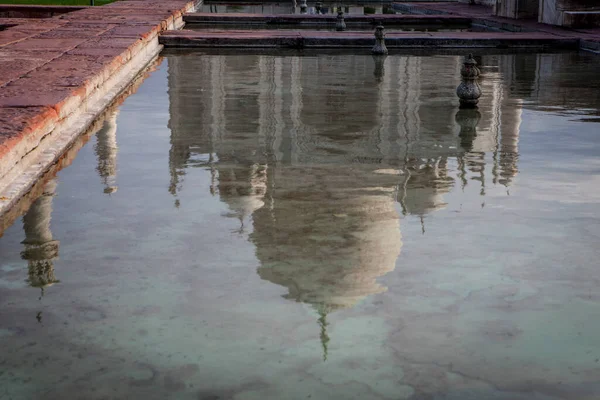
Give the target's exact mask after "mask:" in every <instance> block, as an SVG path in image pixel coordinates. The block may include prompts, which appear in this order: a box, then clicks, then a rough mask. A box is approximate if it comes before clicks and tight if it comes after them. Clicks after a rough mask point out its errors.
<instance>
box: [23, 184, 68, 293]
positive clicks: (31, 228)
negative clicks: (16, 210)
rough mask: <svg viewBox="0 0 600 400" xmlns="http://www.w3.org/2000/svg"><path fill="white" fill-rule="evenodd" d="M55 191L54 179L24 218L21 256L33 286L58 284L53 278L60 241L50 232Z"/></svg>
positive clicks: (41, 286) (42, 288)
mask: <svg viewBox="0 0 600 400" xmlns="http://www.w3.org/2000/svg"><path fill="white" fill-rule="evenodd" d="M55 192H56V181H55V180H51V181H49V182H48V183H47V184H46V187H45V189H44V192H43V193H42V195H41V196H40V197H39V198H38V199H37V200H36V201H35V202H34V203H33V204H32V205H31V207H30V208H29V210H28V211H27V213H26V214H25V215H24V216H23V230H24V231H25V240H23V242H22V243H23V244H24V245H25V249H24V250H23V251H22V252H21V257H22V258H23V259H24V260H27V263H28V266H29V268H28V279H27V282H28V283H29V285H30V286H32V287H36V288H40V289H41V290H42V294H43V293H44V288H45V287H47V286H50V285H52V284H54V283H57V282H58V280H57V279H56V277H55V276H54V260H55V259H56V258H57V257H58V247H59V244H60V242H59V241H58V240H53V238H52V232H51V231H50V219H51V218H52V198H53V197H54V194H55Z"/></svg>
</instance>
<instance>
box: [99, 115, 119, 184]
mask: <svg viewBox="0 0 600 400" xmlns="http://www.w3.org/2000/svg"><path fill="white" fill-rule="evenodd" d="M118 114H119V112H118V111H117V110H114V111H112V112H111V113H110V114H109V115H108V116H107V117H106V120H105V121H104V126H103V127H102V129H100V130H99V131H98V133H97V134H96V145H95V146H94V151H95V153H96V156H97V157H98V166H97V167H96V171H98V174H99V175H100V178H102V183H103V184H104V193H109V194H110V193H114V192H116V191H117V185H116V179H117V151H118V146H117V115H118Z"/></svg>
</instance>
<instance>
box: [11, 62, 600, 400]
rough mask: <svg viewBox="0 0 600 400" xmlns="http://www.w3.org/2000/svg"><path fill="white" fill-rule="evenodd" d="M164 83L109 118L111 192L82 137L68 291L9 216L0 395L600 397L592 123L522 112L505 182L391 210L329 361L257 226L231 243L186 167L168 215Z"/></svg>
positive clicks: (65, 183) (62, 269) (63, 181)
mask: <svg viewBox="0 0 600 400" xmlns="http://www.w3.org/2000/svg"><path fill="white" fill-rule="evenodd" d="M167 91H168V85H167V74H166V65H165V64H163V65H162V66H161V68H160V69H159V70H158V71H157V72H156V73H154V74H153V75H151V76H150V77H149V78H148V80H147V81H146V82H145V83H144V84H143V85H142V86H141V88H140V90H139V91H138V93H137V94H136V95H134V96H132V97H130V98H129V99H128V100H127V101H126V102H125V103H124V104H123V106H122V107H121V111H120V114H119V117H118V119H117V122H118V144H119V147H118V149H119V152H118V165H119V171H118V172H119V173H118V185H119V191H118V192H116V193H114V194H113V195H111V196H105V195H103V193H102V191H103V188H104V186H103V184H102V182H101V181H100V179H98V178H97V172H96V170H95V168H96V167H97V158H96V155H95V154H94V150H93V146H92V145H90V144H88V145H87V146H85V147H83V148H82V150H81V151H80V153H79V155H78V157H77V158H76V159H75V161H74V162H73V164H72V166H71V167H69V168H67V169H65V170H63V171H62V172H61V173H60V174H59V176H58V186H57V189H56V196H55V197H54V198H53V204H52V207H53V214H52V221H51V229H52V236H53V238H54V239H55V240H59V241H60V257H59V258H58V259H56V260H54V267H55V274H56V278H57V279H59V280H60V281H61V282H60V284H56V285H54V286H52V287H51V288H48V290H47V293H46V294H45V296H44V298H43V299H42V300H41V301H40V300H39V292H38V291H35V290H34V289H32V288H29V287H28V286H27V282H25V279H26V278H27V265H26V261H24V260H22V259H21V257H20V252H21V251H22V249H23V244H21V241H22V240H23V238H24V232H23V226H22V224H21V223H20V222H18V223H15V224H14V225H13V226H12V227H10V228H9V229H8V230H7V231H6V232H5V234H4V236H3V237H2V238H0V320H1V321H5V324H3V325H2V326H1V327H0V351H1V353H2V354H3V360H4V361H5V364H4V365H8V367H9V368H10V369H11V372H12V374H13V375H14V378H13V377H9V376H8V374H3V375H2V376H0V387H2V388H3V389H4V390H6V391H7V393H10V394H12V395H13V397H14V398H60V396H63V395H64V393H79V394H81V396H82V397H85V398H94V396H96V397H101V396H102V395H104V397H109V396H115V394H114V392H113V390H115V391H116V393H118V394H122V396H118V397H126V396H131V397H133V396H135V397H144V398H169V397H171V398H172V397H181V398H210V396H212V397H215V396H220V397H222V398H231V397H234V396H235V395H238V397H241V398H243V397H247V398H284V397H285V396H286V395H288V396H290V397H293V398H306V397H308V396H309V395H310V396H311V398H313V399H336V398H340V399H351V398H382V399H386V398H409V396H410V395H411V394H412V393H417V395H422V397H425V398H427V396H430V397H433V398H435V396H437V397H438V398H444V397H443V396H444V395H445V396H446V397H445V398H447V399H461V400H463V399H466V398H476V399H487V398H493V399H498V400H515V399H517V400H525V399H530V398H531V395H532V393H542V394H544V393H545V394H548V396H554V397H555V398H559V399H572V398H577V399H595V398H596V397H597V396H596V394H597V393H599V392H600V388H599V387H598V383H597V377H598V376H600V370H599V368H600V366H598V364H597V363H596V361H595V360H596V358H598V357H600V354H598V349H599V348H600V342H599V341H598V340H599V339H598V335H597V332H598V331H599V330H600V326H599V325H598V321H600V306H599V304H600V298H599V297H598V294H597V286H598V285H597V282H598V279H599V277H598V271H597V267H596V265H597V262H596V261H597V259H598V257H599V256H600V254H599V251H600V250H599V249H598V248H597V243H598V242H599V241H600V228H599V227H600V224H599V222H600V221H598V207H599V206H598V204H599V201H600V199H599V197H598V195H597V193H598V189H597V188H598V175H599V174H598V168H597V167H598V162H597V161H596V160H595V159H593V158H592V157H591V156H592V154H593V153H594V152H595V151H596V150H597V146H598V144H596V142H595V141H594V135H596V132H597V124H593V123H579V122H577V123H571V122H568V121H569V120H570V119H572V118H571V117H565V116H559V115H551V114H548V113H543V112H539V111H531V110H529V109H527V108H526V109H525V110H524V111H523V115H522V118H523V121H522V123H521V128H520V129H521V131H520V139H519V153H520V154H519V156H520V157H519V174H518V176H517V178H516V180H515V181H514V183H513V184H512V185H511V186H509V187H508V188H507V187H504V186H502V185H493V184H491V183H490V184H489V186H488V187H487V188H486V193H485V196H481V195H480V187H479V182H478V181H474V180H470V179H469V180H468V184H467V185H466V186H464V187H462V186H461V185H455V186H454V187H453V188H452V190H451V191H450V192H448V193H446V194H445V195H444V201H445V202H446V203H447V206H446V208H445V209H443V210H438V211H436V212H435V213H428V214H425V215H424V223H425V228H426V229H425V234H423V233H422V222H421V220H420V218H419V217H420V216H419V215H415V216H412V215H407V216H402V215H401V207H399V204H398V203H396V212H397V213H398V215H399V216H400V217H401V220H400V221H399V224H400V226H401V230H402V242H403V246H402V253H401V255H400V257H399V258H398V260H397V261H396V263H395V265H394V266H395V269H394V270H393V271H392V272H390V273H388V274H385V275H383V276H381V277H380V278H378V279H377V281H376V282H377V283H378V284H379V285H381V286H382V287H387V288H388V290H387V291H385V292H382V293H379V294H375V295H372V296H369V297H367V298H365V299H362V301H360V302H358V303H357V304H356V305H354V306H353V307H352V308H347V309H343V310H339V311H338V312H335V313H332V314H331V315H330V316H329V318H328V323H329V326H328V335H329V337H330V338H331V340H330V341H329V349H328V351H329V357H328V360H327V362H326V363H324V362H323V357H322V356H323V354H322V353H323V349H322V345H321V343H320V338H319V334H320V330H319V326H318V325H317V323H316V322H317V318H318V315H317V314H316V312H315V311H314V310H313V309H312V307H310V306H301V305H299V304H298V303H295V302H292V301H289V300H287V299H285V298H283V297H282V296H285V295H286V294H288V290H287V288H285V287H282V286H279V285H275V284H272V283H270V282H266V281H263V280H261V278H260V276H259V275H258V274H257V270H258V268H260V267H261V265H262V263H261V261H260V260H259V259H258V258H257V257H256V245H255V243H253V242H252V241H251V240H249V238H250V237H251V236H252V235H253V234H254V233H255V232H254V227H253V224H252V223H249V224H248V225H247V229H246V231H245V232H244V234H242V235H240V234H239V233H238V232H239V221H237V220H236V219H234V218H228V217H227V215H228V213H230V211H231V210H230V208H229V207H228V205H227V204H225V203H223V202H222V201H221V199H220V198H219V196H217V195H213V194H211V192H210V188H211V184H212V179H213V178H212V176H211V173H210V171H209V170H208V169H205V168H189V169H187V171H186V180H185V185H184V189H183V190H182V191H181V192H179V194H178V196H179V198H180V199H181V207H180V208H175V207H173V196H172V195H171V194H170V193H169V192H168V185H169V181H170V175H169V169H168V165H169V154H168V149H169V148H170V146H171V144H170V135H171V132H170V130H169V129H168V128H167V124H168V120H169V114H168V112H167V110H168V106H169V98H168V96H167ZM140 115H144V118H140V117H139V116H140ZM574 127H576V128H574ZM91 143H92V144H93V142H91ZM596 154H597V153H596ZM484 157H485V160H486V162H487V163H488V165H489V163H491V160H492V157H493V154H490V153H486V154H484ZM148 160H152V162H148ZM447 168H448V170H449V175H451V176H454V177H456V175H457V171H458V168H459V166H458V165H457V162H456V160H455V159H453V158H450V159H449V161H448V167H447ZM485 171H486V173H487V174H489V175H488V177H487V178H488V179H486V182H492V180H491V173H492V172H491V171H490V170H489V169H486V170H485ZM469 176H470V175H469ZM507 191H508V192H509V193H508V194H507ZM584 202H585V203H584ZM482 203H485V204H484V206H483V207H482ZM266 207H268V202H265V206H263V207H262V208H261V209H260V211H261V212H266V211H267V208H266ZM336 218H337V217H336ZM249 222H250V221H249ZM39 311H42V312H43V319H42V322H41V323H40V322H38V321H37V320H36V318H35V317H36V314H37V313H38V312H39ZM32 355H33V356H32ZM38 359H43V360H45V361H44V362H43V363H38V362H37V360H38ZM66 375H68V376H66ZM65 376H66V377H65ZM24 382H25V383H24ZM559 382H560V384H559ZM559 389H560V390H559ZM540 396H541V395H540ZM540 396H538V397H540ZM548 396H546V397H548ZM541 398H543V397H541Z"/></svg>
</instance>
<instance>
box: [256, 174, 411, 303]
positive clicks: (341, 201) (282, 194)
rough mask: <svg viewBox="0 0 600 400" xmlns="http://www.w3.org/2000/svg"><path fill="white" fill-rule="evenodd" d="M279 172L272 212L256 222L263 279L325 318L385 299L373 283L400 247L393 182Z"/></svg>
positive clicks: (391, 266) (385, 178)
mask: <svg viewBox="0 0 600 400" xmlns="http://www.w3.org/2000/svg"><path fill="white" fill-rule="evenodd" d="M277 172H279V174H278V175H277V177H276V182H277V183H276V189H274V191H273V193H271V196H272V199H273V204H274V206H273V208H272V209H267V208H263V209H261V210H258V211H257V212H256V213H255V214H254V218H253V220H254V232H253V233H252V235H251V240H252V242H254V244H255V245H256V253H257V256H258V258H259V259H260V261H261V264H262V265H261V267H259V269H258V274H259V275H260V277H261V278H263V279H266V280H268V281H271V282H273V283H276V284H278V285H282V286H285V287H287V288H288V291H289V293H288V294H287V295H286V298H289V299H294V300H296V301H301V302H304V303H308V304H313V305H315V306H320V307H326V308H327V309H329V310H335V309H339V308H347V307H352V306H353V305H354V304H356V303H357V302H359V301H360V300H361V299H363V298H364V297H366V296H369V295H372V294H376V293H381V292H382V291H384V290H385V288H383V287H382V286H381V285H379V284H378V283H377V282H376V279H377V278H378V277H380V276H382V275H384V274H386V273H387V272H390V271H392V270H393V269H394V267H395V262H396V259H397V257H398V255H399V253H400V248H401V246H402V242H401V235H400V229H399V219H398V214H397V212H396V210H395V206H394V204H395V203H394V199H393V197H392V195H391V193H390V191H391V190H392V187H391V186H390V185H389V182H390V181H391V179H390V177H388V176H375V177H372V178H371V179H370V180H367V179H366V178H367V177H366V176H364V175H363V176H360V175H359V176H352V177H349V176H345V175H341V173H343V172H344V171H343V170H340V168H329V167H322V168H310V169H308V170H302V169H299V168H282V169H280V170H279V171H277ZM370 176H373V174H371V175H370ZM377 180H379V182H377ZM366 182H368V184H369V185H372V186H367V185H368V184H367V183H366ZM377 183H381V184H382V186H379V187H378V186H375V185H377ZM384 185H385V186H387V187H388V188H389V189H388V190H386V189H385V186H384Z"/></svg>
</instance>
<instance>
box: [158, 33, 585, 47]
mask: <svg viewBox="0 0 600 400" xmlns="http://www.w3.org/2000/svg"><path fill="white" fill-rule="evenodd" d="M159 41H160V43H161V44H163V45H164V46H165V47H167V48H171V47H285V48H294V49H303V48H310V47H322V48H326V47H339V46H344V47H372V46H373V44H374V38H373V33H372V32H364V31H345V32H329V31H311V30H289V31H281V30H280V31H260V30H216V29H215V30H210V31H193V30H180V31H172V32H165V33H163V34H162V35H161V36H160V39H159ZM385 43H386V46H387V47H388V48H412V47H428V48H446V47H460V48H462V47H494V48H506V47H511V48H513V47H514V48H522V47H536V48H544V47H553V48H563V49H571V50H573V49H577V48H578V46H579V41H578V39H576V38H563V37H552V36H548V35H545V34H540V33H535V32H534V33H531V32H518V33H511V34H510V35H506V34H505V33H497V32H477V33H476V34H474V33H473V32H387V33H386V38H385Z"/></svg>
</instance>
